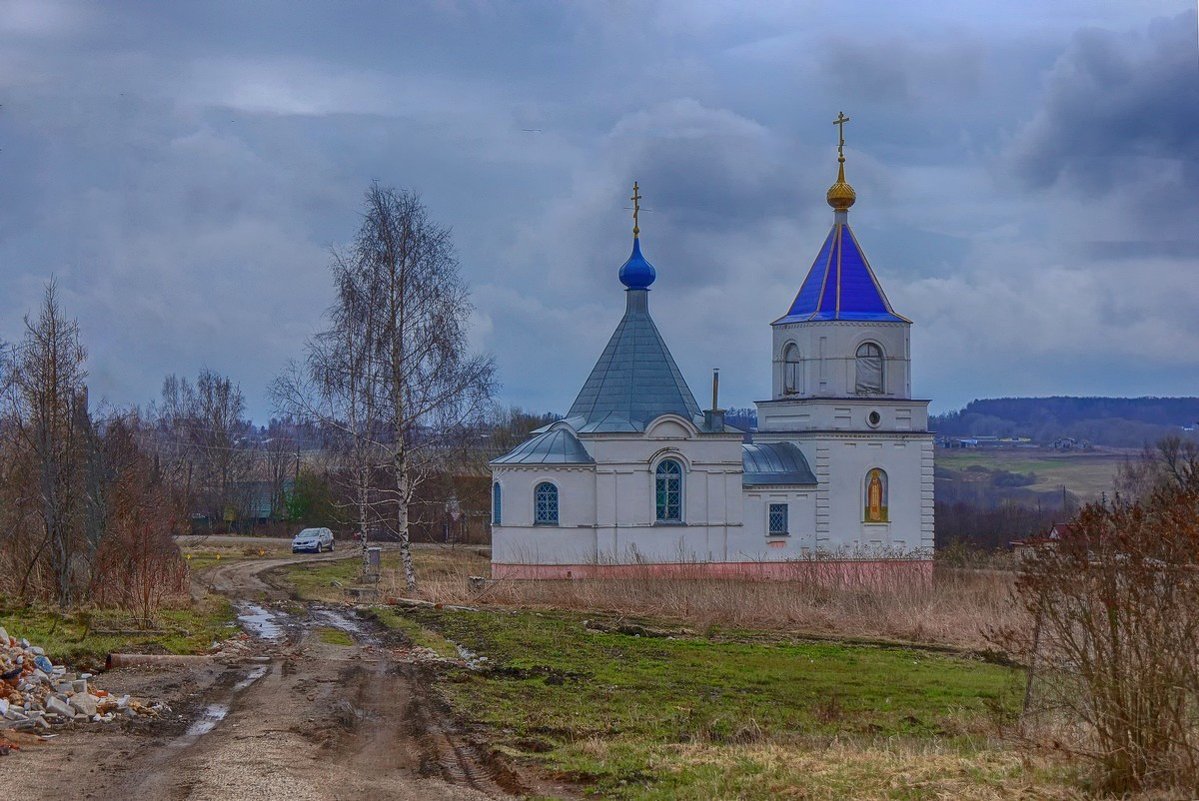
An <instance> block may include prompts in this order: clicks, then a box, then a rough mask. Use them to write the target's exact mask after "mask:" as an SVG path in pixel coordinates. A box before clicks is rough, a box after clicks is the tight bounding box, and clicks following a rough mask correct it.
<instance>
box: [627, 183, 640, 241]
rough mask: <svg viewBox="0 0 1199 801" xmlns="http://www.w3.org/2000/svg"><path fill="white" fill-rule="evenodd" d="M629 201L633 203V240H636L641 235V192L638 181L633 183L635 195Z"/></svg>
mask: <svg viewBox="0 0 1199 801" xmlns="http://www.w3.org/2000/svg"><path fill="white" fill-rule="evenodd" d="M629 200H631V201H633V238H634V239H636V238H637V237H638V236H640V235H641V228H640V225H639V223H638V216H639V215H640V214H641V192H640V191H639V189H638V187H637V182H636V181H633V195H632V197H630V198H629Z"/></svg>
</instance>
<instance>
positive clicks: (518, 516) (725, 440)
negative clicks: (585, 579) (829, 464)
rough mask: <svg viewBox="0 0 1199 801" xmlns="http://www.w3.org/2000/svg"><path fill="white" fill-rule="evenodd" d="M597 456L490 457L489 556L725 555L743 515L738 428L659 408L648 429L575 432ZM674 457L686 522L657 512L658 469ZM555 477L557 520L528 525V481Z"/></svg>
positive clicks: (532, 559)
mask: <svg viewBox="0 0 1199 801" xmlns="http://www.w3.org/2000/svg"><path fill="white" fill-rule="evenodd" d="M579 440H580V442H582V443H583V445H584V447H586V448H587V450H588V452H589V453H590V454H591V456H592V458H593V459H594V460H595V464H594V465H588V466H586V467H579V466H565V465H558V466H554V465H542V466H504V465H496V466H495V468H494V470H493V477H494V479H495V480H497V481H499V482H500V485H501V487H502V493H503V514H502V524H501V525H499V526H493V528H492V560H493V561H495V562H505V563H507V562H515V563H524V564H591V563H596V562H598V563H627V562H636V561H647V562H679V561H725V560H727V559H728V558H729V556H728V554H729V548H730V545H729V541H730V536H734V535H735V534H736V533H738V532H739V531H740V528H741V525H742V499H741V473H742V463H741V436H740V435H739V434H736V433H734V434H701V433H699V432H698V431H697V429H696V428H695V426H694V425H693V424H692V423H691V422H690V421H687V420H685V419H683V418H681V417H677V416H675V415H664V416H663V417H661V418H658V420H656V421H654V422H653V423H651V424H650V426H648V427H647V429H646V431H645V433H644V434H596V435H580V436H579ZM668 458H673V459H677V460H678V461H679V462H680V463H681V464H682V465H683V468H684V473H683V509H684V511H683V521H682V523H658V522H656V520H655V483H654V482H655V470H656V468H657V466H658V464H659V462H661V461H662V460H664V459H668ZM543 480H549V481H553V482H554V483H555V484H557V485H558V487H559V517H560V522H559V525H558V526H535V525H533V489H534V487H536V485H537V484H538V483H539V482H540V481H543Z"/></svg>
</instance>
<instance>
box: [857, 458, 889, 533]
mask: <svg viewBox="0 0 1199 801" xmlns="http://www.w3.org/2000/svg"><path fill="white" fill-rule="evenodd" d="M865 490H866V497H865V499H864V500H865V506H864V512H863V515H862V519H863V520H865V521H866V522H867V523H886V522H887V521H888V520H889V519H890V518H889V517H888V516H887V474H886V473H884V472H883V471H882V470H879V469H878V468H877V467H875V468H872V469H871V470H868V471H867V472H866V484H865Z"/></svg>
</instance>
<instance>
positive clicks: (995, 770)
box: [392, 609, 1070, 799]
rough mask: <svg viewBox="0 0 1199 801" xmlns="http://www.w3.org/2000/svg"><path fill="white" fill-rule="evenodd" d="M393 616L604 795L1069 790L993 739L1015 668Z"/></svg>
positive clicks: (559, 625) (511, 735)
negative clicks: (456, 656)
mask: <svg viewBox="0 0 1199 801" xmlns="http://www.w3.org/2000/svg"><path fill="white" fill-rule="evenodd" d="M392 614H396V615H398V616H399V617H401V618H405V619H407V621H409V622H408V623H403V624H399V625H400V626H401V627H404V628H407V627H410V626H411V625H412V624H413V623H415V624H418V625H419V626H420V627H421V628H422V629H424V630H426V631H431V632H433V633H435V634H436V635H437V637H438V638H439V639H444V640H446V641H451V642H453V643H457V644H459V645H462V646H464V647H466V648H467V649H469V650H471V651H473V652H475V653H476V654H478V655H480V656H484V657H486V659H487V661H486V662H484V663H483V665H484V667H483V669H481V670H473V671H472V670H465V669H462V670H458V671H455V672H453V673H451V674H450V675H448V676H446V677H445V680H444V681H443V682H441V684H440V688H441V690H442V692H443V693H444V694H445V695H446V697H447V699H448V700H449V702H450V703H451V704H452V705H453V706H454V707H455V708H456V709H457V710H458V712H459V713H460V714H461V715H462V716H463V717H465V718H467V719H469V720H472V721H475V722H477V723H478V724H479V725H481V726H482V727H484V728H485V730H486V732H487V735H488V737H489V738H490V739H491V740H492V742H495V743H497V744H498V745H499V746H500V748H501V749H502V750H505V751H506V752H508V753H509V754H510V755H512V756H513V757H515V758H518V759H522V760H531V761H535V762H537V763H540V764H542V765H543V766H544V767H545V768H546V769H548V770H549V771H551V772H552V773H555V774H557V775H560V776H562V777H564V778H567V779H570V780H573V781H576V782H579V783H582V784H583V785H585V786H587V787H589V788H594V790H595V791H596V792H598V793H599V794H600V795H602V796H604V797H610V798H621V799H676V798H677V799H714V798H739V799H773V798H780V797H786V798H829V799H839V798H845V799H850V798H853V799H859V798H880V799H881V798H903V799H926V798H927V799H936V798H1024V797H1029V796H1028V795H1027V792H1028V790H1029V788H1031V787H1033V786H1036V787H1037V788H1038V790H1039V792H1040V795H1039V796H1038V797H1070V793H1069V791H1067V790H1065V789H1064V784H1063V783H1062V779H1063V777H1062V776H1061V775H1060V769H1051V768H1047V767H1045V766H1040V767H1037V766H1033V765H1032V764H1031V763H1029V762H1028V761H1027V760H1022V759H1021V758H1020V757H1019V756H1018V755H1017V754H1015V753H1014V752H1012V751H1009V750H1008V749H1006V748H1005V747H1004V746H1002V745H1001V744H999V743H998V741H997V740H996V737H995V735H996V733H997V732H998V730H999V728H1000V727H1002V726H1004V725H1006V724H1008V723H1010V722H1011V721H1012V719H1013V717H1014V714H1015V710H1016V709H1017V704H1018V699H1019V689H1020V677H1021V674H1020V673H1019V672H1017V671H1013V670H1010V669H1008V668H1003V667H999V666H996V665H991V664H986V663H983V662H978V661H973V660H968V659H964V658H957V657H953V656H947V655H943V654H934V653H929V652H925V651H921V650H918V649H905V648H878V647H863V646H853V645H843V644H837V643H828V642H821V643H813V642H805V641H803V640H798V639H792V638H786V637H772V638H762V637H761V636H760V635H758V634H756V633H754V632H743V633H742V635H743V636H739V635H738V633H736V632H722V634H721V636H720V637H719V638H707V637H700V636H686V635H683V636H675V637H671V638H666V637H641V636H631V635H626V634H620V633H614V632H610V631H595V630H593V629H591V628H588V627H587V626H585V625H584V622H583V620H584V616H583V615H581V614H577V613H567V612H558V613H552V612H544V613H538V612H528V611H512V612H503V611H481V612H461V611H448V610H436V609H405V610H403V611H400V612H393V613H392ZM393 625H395V624H394V623H393Z"/></svg>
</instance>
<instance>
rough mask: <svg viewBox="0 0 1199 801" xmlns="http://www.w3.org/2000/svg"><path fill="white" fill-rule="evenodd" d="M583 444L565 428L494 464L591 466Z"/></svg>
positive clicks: (537, 437) (524, 446)
mask: <svg viewBox="0 0 1199 801" xmlns="http://www.w3.org/2000/svg"><path fill="white" fill-rule="evenodd" d="M593 461H594V460H593V459H592V458H591V454H589V453H588V452H587V449H586V448H584V447H583V443H581V442H579V440H578V439H576V438H575V435H574V434H572V433H570V432H569V431H567V430H566V429H564V428H555V429H553V430H550V431H546V432H544V433H542V434H538V435H537V436H535V437H533V438H532V439H530V440H528V441H527V442H523V443H521V444H520V445H518V446H517V447H516V448H514V449H513V450H512V451H510V452H509V453H506V454H504V455H503V456H501V457H500V458H498V459H493V460H492V461H491V463H492V464H591V463H592V462H593Z"/></svg>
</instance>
